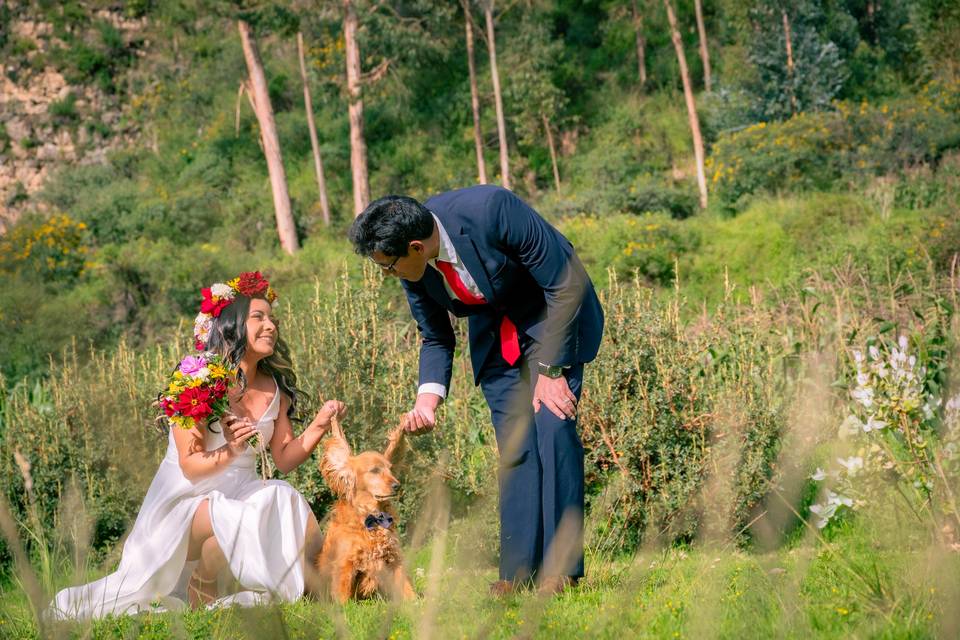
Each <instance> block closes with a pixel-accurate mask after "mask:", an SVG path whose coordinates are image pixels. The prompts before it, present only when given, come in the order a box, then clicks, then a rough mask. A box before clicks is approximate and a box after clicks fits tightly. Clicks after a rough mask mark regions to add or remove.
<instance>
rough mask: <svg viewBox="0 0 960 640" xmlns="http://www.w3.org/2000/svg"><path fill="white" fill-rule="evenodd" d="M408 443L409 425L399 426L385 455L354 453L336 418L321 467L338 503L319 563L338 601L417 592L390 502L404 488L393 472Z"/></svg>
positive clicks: (324, 585) (401, 596)
mask: <svg viewBox="0 0 960 640" xmlns="http://www.w3.org/2000/svg"><path fill="white" fill-rule="evenodd" d="M402 441H403V428H402V427H397V428H396V429H394V430H393V431H391V432H390V435H389V440H388V444H387V448H386V450H384V452H383V453H382V454H381V453H377V452H376V451H365V452H363V453H361V454H359V455H353V454H352V452H351V450H350V445H349V443H348V442H347V439H346V438H345V437H344V435H343V429H342V428H341V427H340V424H339V422H338V421H336V420H334V421H333V422H332V429H331V435H330V437H328V439H327V441H326V442H325V443H324V452H323V458H322V460H321V462H320V471H321V473H322V475H323V479H324V481H325V482H326V483H327V485H328V486H329V487H330V489H332V490H333V492H334V494H336V496H337V501H336V503H334V505H333V509H332V515H331V518H330V525H329V528H328V529H327V532H326V535H325V536H324V540H323V547H322V549H321V550H320V553H319V555H317V557H316V559H315V561H314V565H315V568H316V570H317V572H318V573H319V575H320V577H321V578H320V579H321V589H322V590H324V591H327V592H328V593H329V595H330V596H331V597H332V598H333V599H334V600H336V601H337V602H340V603H344V602H346V601H347V600H348V599H350V598H357V599H360V598H369V597H371V596H373V595H374V594H376V593H379V594H381V595H383V596H385V597H388V598H393V599H403V600H407V599H410V598H413V597H415V596H416V593H415V592H414V590H413V585H412V584H410V579H409V578H408V577H407V573H406V571H405V570H404V568H403V558H402V556H401V550H400V538H399V537H398V536H397V527H396V513H395V512H394V510H393V508H392V506H391V504H390V503H391V500H392V499H393V498H394V497H395V495H396V492H397V489H399V487H400V483H399V482H398V481H397V479H396V477H395V476H394V475H393V474H392V473H391V471H390V468H391V460H392V459H393V458H394V457H395V456H396V455H397V454H398V453H399V449H400V448H401V446H402Z"/></svg>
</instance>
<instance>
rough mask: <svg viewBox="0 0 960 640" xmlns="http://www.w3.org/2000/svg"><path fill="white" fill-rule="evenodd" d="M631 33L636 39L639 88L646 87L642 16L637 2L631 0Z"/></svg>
mask: <svg viewBox="0 0 960 640" xmlns="http://www.w3.org/2000/svg"><path fill="white" fill-rule="evenodd" d="M631 6H632V9H633V31H634V33H635V34H636V39H637V73H638V75H639V76H640V88H641V89H644V88H646V85H647V39H646V38H644V37H643V15H642V14H641V13H640V12H639V11H637V0H632V2H631Z"/></svg>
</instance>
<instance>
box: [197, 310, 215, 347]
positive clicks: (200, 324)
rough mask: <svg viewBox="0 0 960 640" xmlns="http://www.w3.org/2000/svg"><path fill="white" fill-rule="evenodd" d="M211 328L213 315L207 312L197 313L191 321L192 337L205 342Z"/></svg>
mask: <svg viewBox="0 0 960 640" xmlns="http://www.w3.org/2000/svg"><path fill="white" fill-rule="evenodd" d="M212 328H213V316H212V315H210V314H209V313H198V314H197V319H196V320H194V321H193V337H195V338H196V339H197V340H199V341H200V342H202V343H204V344H206V343H207V338H208V337H210V329H212Z"/></svg>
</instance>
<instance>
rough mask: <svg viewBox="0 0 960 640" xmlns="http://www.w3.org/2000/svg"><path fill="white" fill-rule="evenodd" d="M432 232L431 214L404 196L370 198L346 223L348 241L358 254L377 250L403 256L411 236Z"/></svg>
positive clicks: (416, 237) (417, 238)
mask: <svg viewBox="0 0 960 640" xmlns="http://www.w3.org/2000/svg"><path fill="white" fill-rule="evenodd" d="M432 234H433V215H432V214H431V213H430V210H429V209H427V208H426V207H425V206H423V205H422V204H420V203H419V202H417V201H416V200H414V199H413V198H409V197H407V196H384V197H383V198H380V199H379V200H375V201H374V202H371V203H370V205H369V206H368V207H367V208H366V209H364V210H363V213H361V214H360V216H359V217H358V218H357V219H356V220H354V221H353V225H351V226H350V234H349V236H350V242H352V243H353V248H354V250H356V252H357V253H359V254H360V255H362V256H369V255H372V254H373V252H374V251H379V252H381V253H382V254H383V255H386V256H393V257H397V256H400V257H402V256H405V255H407V252H408V246H409V244H410V243H411V242H412V241H414V240H426V239H427V238H429V237H430V236H431V235H432Z"/></svg>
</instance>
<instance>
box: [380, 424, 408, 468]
mask: <svg viewBox="0 0 960 640" xmlns="http://www.w3.org/2000/svg"><path fill="white" fill-rule="evenodd" d="M403 432H404V429H403V425H402V424H401V425H400V426H398V427H394V428H393V430H392V431H391V432H390V433H389V434H387V448H386V449H384V450H383V457H384V458H386V459H387V460H388V461H389V462H391V463H392V462H396V460H397V459H398V458H399V457H400V456H401V455H403V451H404V448H405V447H404V446H403V443H404V437H403Z"/></svg>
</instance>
